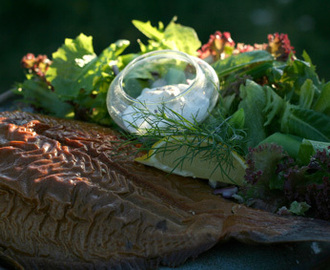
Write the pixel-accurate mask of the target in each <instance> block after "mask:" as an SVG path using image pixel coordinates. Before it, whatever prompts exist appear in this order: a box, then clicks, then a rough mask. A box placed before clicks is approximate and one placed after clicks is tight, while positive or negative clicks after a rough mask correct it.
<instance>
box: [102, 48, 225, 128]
mask: <svg viewBox="0 0 330 270" xmlns="http://www.w3.org/2000/svg"><path fill="white" fill-rule="evenodd" d="M218 96H219V80H218V76H217V74H216V73H215V71H214V69H213V68H212V67H211V66H210V65H209V64H207V63H206V62H205V61H203V60H201V59H199V58H196V57H193V56H190V55H188V54H185V53H182V52H179V51H173V50H162V51H153V52H150V53H146V54H143V55H141V56H140V57H137V58H136V59H134V60H133V61H131V62H130V63H129V64H128V65H127V66H126V67H125V68H124V69H123V70H122V71H121V72H120V73H119V74H118V75H117V76H116V78H115V79H114V80H113V81H112V83H111V85H110V87H109V90H108V94H107V108H108V111H109V114H110V116H111V117H112V119H113V120H114V121H115V122H116V123H117V124H118V125H119V126H120V127H121V128H123V129H124V130H126V131H129V132H132V133H143V132H144V131H145V130H146V129H148V128H151V127H152V126H153V125H157V126H158V127H160V128H161V127H163V126H164V127H165V126H166V125H167V124H168V123H167V122H166V121H159V120H158V119H159V118H158V117H156V114H159V113H164V112H165V113H166V115H167V117H170V118H178V116H177V114H179V115H182V116H183V117H184V118H185V119H186V120H188V121H190V122H194V121H197V122H201V121H203V120H204V119H205V118H206V117H207V116H208V114H209V112H210V111H211V110H212V109H213V108H214V106H215V104H216V102H217V99H218Z"/></svg>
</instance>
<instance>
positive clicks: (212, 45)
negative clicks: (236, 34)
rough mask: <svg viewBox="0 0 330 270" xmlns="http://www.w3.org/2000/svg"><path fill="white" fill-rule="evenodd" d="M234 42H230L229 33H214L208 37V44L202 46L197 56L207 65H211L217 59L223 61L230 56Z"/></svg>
mask: <svg viewBox="0 0 330 270" xmlns="http://www.w3.org/2000/svg"><path fill="white" fill-rule="evenodd" d="M234 47H235V42H234V41H233V40H232V38H231V36H230V33H229V32H223V33H221V32H220V31H216V32H215V33H214V35H210V39H209V42H208V43H206V44H204V45H203V46H202V48H201V50H198V55H199V57H200V58H201V59H204V60H205V61H206V62H208V63H213V62H215V61H217V60H219V59H224V58H226V57H227V56H229V55H231V54H232V51H233V50H234Z"/></svg>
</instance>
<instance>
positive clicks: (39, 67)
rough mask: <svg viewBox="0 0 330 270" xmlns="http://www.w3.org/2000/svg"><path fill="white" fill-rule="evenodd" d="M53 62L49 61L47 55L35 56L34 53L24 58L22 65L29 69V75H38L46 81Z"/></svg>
mask: <svg viewBox="0 0 330 270" xmlns="http://www.w3.org/2000/svg"><path fill="white" fill-rule="evenodd" d="M51 63H52V61H51V60H49V59H48V57H47V56H46V55H40V54H39V55H38V56H37V57H35V56H34V54H33V53H28V54H27V55H25V56H24V57H23V58H22V61H21V65H22V67H23V68H25V69H27V71H28V73H29V74H34V75H37V76H38V77H40V78H42V79H45V74H46V71H47V69H48V68H49V66H50V65H51Z"/></svg>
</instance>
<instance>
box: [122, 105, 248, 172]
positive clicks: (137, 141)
mask: <svg viewBox="0 0 330 270" xmlns="http://www.w3.org/2000/svg"><path fill="white" fill-rule="evenodd" d="M141 104H142V105H141ZM133 106H135V113H134V115H133V121H132V122H129V123H128V125H129V126H130V127H131V128H133V129H135V130H137V132H136V133H126V132H123V138H124V139H123V140H122V141H121V144H120V147H122V146H124V145H138V147H137V148H136V153H134V155H137V156H138V155H140V154H141V153H144V154H145V153H148V155H149V157H151V156H152V155H160V154H164V155H165V154H167V153H170V152H174V151H181V153H182V155H180V156H178V157H177V158H176V160H174V161H173V162H174V164H175V165H174V166H173V170H172V171H174V170H175V169H176V168H180V167H182V165H183V163H184V162H192V161H193V160H194V159H195V158H196V157H197V156H198V158H202V159H203V160H216V161H217V164H218V166H219V167H220V170H221V172H222V173H223V174H224V175H226V176H228V175H227V174H226V171H228V168H230V167H232V166H233V165H232V161H233V160H232V155H231V153H232V152H233V151H234V152H237V153H238V154H240V155H243V150H242V149H243V147H242V146H243V145H244V143H245V141H244V138H245V132H244V131H243V130H242V129H239V128H236V127H234V125H233V124H232V123H231V122H230V119H231V117H228V118H224V117H223V116H222V115H221V114H219V112H217V113H216V114H214V115H212V114H211V116H210V117H209V118H207V119H206V120H205V121H203V122H202V123H198V122H197V120H196V118H197V116H196V117H194V118H193V120H192V121H189V120H188V119H186V118H185V117H183V116H182V115H181V114H179V113H177V112H175V111H173V110H172V109H170V108H168V107H167V106H166V104H165V103H163V104H162V105H161V106H159V107H158V108H157V110H154V111H150V110H149V109H148V107H147V105H146V104H143V103H139V104H138V105H133ZM138 120H139V123H141V121H142V122H143V123H146V124H145V125H144V127H143V128H141V126H138V125H137V124H136V123H137V121H138ZM159 140H162V141H163V142H164V143H163V144H162V146H157V147H153V145H154V144H155V143H156V142H157V141H159ZM182 150H184V151H182ZM216 169H217V167H215V168H214V171H215V170H216ZM214 171H213V172H214ZM213 172H212V173H213Z"/></svg>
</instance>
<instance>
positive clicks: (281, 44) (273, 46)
mask: <svg viewBox="0 0 330 270" xmlns="http://www.w3.org/2000/svg"><path fill="white" fill-rule="evenodd" d="M293 49H294V48H293V47H292V46H291V43H290V40H289V38H288V35H287V34H278V33H275V34H273V35H272V34H269V35H268V43H263V44H254V45H253V46H252V45H249V44H244V43H237V45H236V46H235V42H234V41H233V40H232V38H231V35H230V33H229V32H223V33H221V32H220V31H216V32H215V33H214V34H213V35H211V36H210V39H209V41H208V42H207V43H206V44H204V45H203V46H202V48H201V49H200V50H198V56H199V58H201V59H203V60H205V61H206V62H208V63H213V62H215V61H217V60H219V59H225V58H226V57H228V56H231V55H235V54H239V53H244V52H250V51H255V50H266V51H268V52H269V53H271V54H272V55H273V56H274V57H275V58H276V60H279V61H286V60H287V59H288V57H289V55H290V53H293V54H294V53H295V51H294V50H293Z"/></svg>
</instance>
